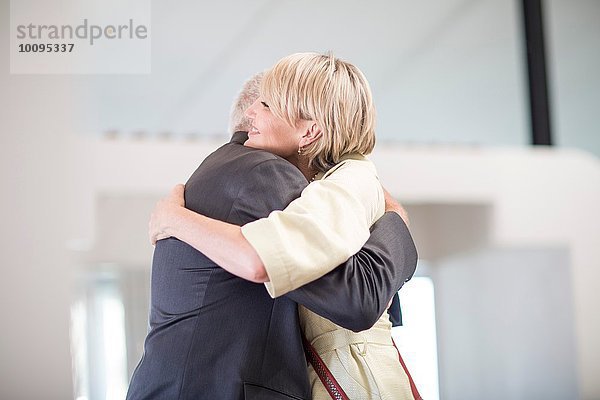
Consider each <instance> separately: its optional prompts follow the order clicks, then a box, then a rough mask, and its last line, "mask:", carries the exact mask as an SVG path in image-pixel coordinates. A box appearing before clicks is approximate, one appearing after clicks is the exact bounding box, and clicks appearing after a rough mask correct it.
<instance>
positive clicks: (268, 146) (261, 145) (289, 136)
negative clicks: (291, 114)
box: [244, 97, 304, 161]
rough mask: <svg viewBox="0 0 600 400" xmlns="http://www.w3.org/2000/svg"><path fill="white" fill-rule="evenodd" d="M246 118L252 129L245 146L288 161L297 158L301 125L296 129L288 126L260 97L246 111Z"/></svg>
mask: <svg viewBox="0 0 600 400" xmlns="http://www.w3.org/2000/svg"><path fill="white" fill-rule="evenodd" d="M246 116H247V117H248V118H250V119H251V120H252V128H251V129H250V130H249V131H248V140H247V141H246V143H244V145H245V146H248V147H254V148H256V149H262V150H266V151H269V152H271V153H273V154H277V155H278V156H280V157H283V158H285V159H287V160H290V161H291V160H293V159H294V158H297V155H298V146H299V143H300V139H301V137H302V135H303V134H304V132H303V129H304V128H303V127H302V125H303V124H300V126H299V127H298V128H294V127H293V126H290V125H288V123H287V122H286V121H284V120H282V119H281V118H278V117H276V116H275V115H274V114H273V113H272V112H271V110H270V109H269V105H268V104H266V103H265V102H264V101H263V100H262V99H261V98H260V97H259V98H258V99H257V100H256V101H255V102H254V103H253V104H252V105H251V106H250V107H249V108H248V109H247V110H246Z"/></svg>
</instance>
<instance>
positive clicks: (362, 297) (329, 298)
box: [286, 212, 417, 332]
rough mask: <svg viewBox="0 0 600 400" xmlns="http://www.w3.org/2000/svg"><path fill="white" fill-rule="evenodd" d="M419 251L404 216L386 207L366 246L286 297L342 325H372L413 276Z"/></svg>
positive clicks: (354, 327) (359, 327) (359, 328)
mask: <svg viewBox="0 0 600 400" xmlns="http://www.w3.org/2000/svg"><path fill="white" fill-rule="evenodd" d="M416 265H417V250H416V247H415V244H414V242H413V240H412V238H411V236H410V232H409V231H408V228H407V227H406V224H405V223H404V221H403V220H402V219H401V218H400V216H399V215H398V214H397V213H395V212H386V213H385V214H384V216H383V217H381V219H379V221H377V222H376V223H375V225H374V226H373V230H372V232H371V236H370V238H369V240H368V241H367V243H366V244H365V246H364V247H363V248H362V249H361V250H360V251H359V252H358V253H357V254H355V255H354V256H352V257H351V258H350V259H349V260H348V261H346V262H345V263H344V264H342V265H340V266H339V267H337V268H336V269H334V270H333V271H331V272H329V273H328V274H326V275H324V276H323V277H321V278H319V279H318V280H316V281H314V282H311V283H309V284H307V285H304V286H302V287H300V288H299V289H296V290H294V291H292V292H289V293H288V294H287V295H286V296H288V297H289V298H291V299H292V300H294V301H296V302H297V303H299V304H302V305H304V306H305V307H306V308H308V309H309V310H311V311H313V312H314V313H316V314H319V315H320V316H322V317H324V318H327V319H329V320H330V321H332V322H334V323H335V324H337V325H340V326H342V327H344V328H346V329H350V330H353V331H355V332H358V331H362V330H365V329H369V328H370V327H371V326H373V324H375V322H376V321H377V319H379V317H380V316H381V315H382V314H383V313H384V311H385V310H386V309H387V307H388V303H389V301H390V299H391V298H392V296H393V295H394V294H395V293H396V292H397V291H398V290H399V289H400V287H401V286H402V285H403V284H404V282H406V281H407V280H409V279H410V278H411V277H412V275H413V273H414V271H415V268H416Z"/></svg>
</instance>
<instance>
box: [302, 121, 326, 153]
mask: <svg viewBox="0 0 600 400" xmlns="http://www.w3.org/2000/svg"><path fill="white" fill-rule="evenodd" d="M321 137H323V133H322V132H321V128H320V127H319V125H317V123H316V122H313V121H311V122H310V124H309V125H308V126H307V127H306V131H305V132H304V135H302V137H301V138H300V143H299V145H300V147H304V146H308V145H309V144H311V143H314V142H315V141H317V140H319V139H321Z"/></svg>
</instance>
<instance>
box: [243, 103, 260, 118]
mask: <svg viewBox="0 0 600 400" xmlns="http://www.w3.org/2000/svg"><path fill="white" fill-rule="evenodd" d="M257 104H258V99H256V100H255V101H254V103H252V105H251V106H250V107H248V108H247V109H246V113H245V114H246V117H248V118H250V119H253V118H254V116H255V115H256V110H255V107H256V105H257Z"/></svg>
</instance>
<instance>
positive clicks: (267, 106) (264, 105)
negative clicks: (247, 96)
mask: <svg viewBox="0 0 600 400" xmlns="http://www.w3.org/2000/svg"><path fill="white" fill-rule="evenodd" d="M260 104H262V105H263V107H266V108H269V105H268V104H267V103H265V102H264V101H261V102H260Z"/></svg>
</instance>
